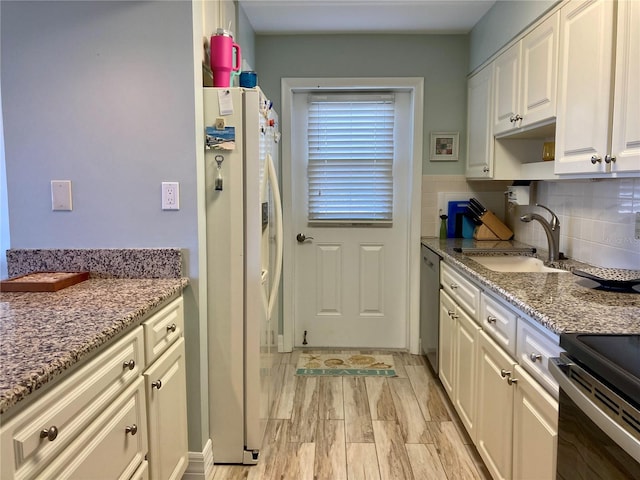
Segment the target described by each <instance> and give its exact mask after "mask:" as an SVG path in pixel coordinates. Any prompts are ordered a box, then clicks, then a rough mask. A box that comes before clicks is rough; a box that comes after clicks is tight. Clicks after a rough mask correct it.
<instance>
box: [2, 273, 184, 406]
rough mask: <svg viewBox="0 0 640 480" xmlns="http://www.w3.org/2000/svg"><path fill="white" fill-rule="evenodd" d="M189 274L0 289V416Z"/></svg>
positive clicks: (131, 322)
mask: <svg viewBox="0 0 640 480" xmlns="http://www.w3.org/2000/svg"><path fill="white" fill-rule="evenodd" d="M188 283H189V280H188V278H182V277H177V278H139V279H132V278H90V279H89V280H87V281H85V282H82V283H79V284H76V285H73V286H71V287H68V288H65V289H62V290H59V291H57V292H38V293H34V292H20V293H18V292H15V293H14V292H3V293H0V365H1V368H0V414H3V413H5V412H6V411H7V410H9V409H10V408H11V407H12V406H14V405H16V404H17V403H18V402H19V401H21V400H23V399H24V398H25V397H27V396H28V395H30V394H31V393H33V392H34V391H36V390H38V389H40V388H41V387H43V386H45V385H47V384H50V383H51V382H52V381H54V380H55V379H57V378H58V377H59V376H60V375H61V374H62V373H63V372H64V371H65V370H67V369H69V368H71V367H73V366H74V365H75V364H77V363H78V362H81V361H84V360H86V359H88V358H91V357H92V356H93V355H95V353H96V352H98V351H100V350H101V349H102V348H103V347H106V345H107V344H108V343H109V342H110V341H111V340H113V339H114V338H116V337H119V336H121V335H122V334H123V333H124V332H127V331H130V330H131V329H132V328H133V327H135V326H137V325H139V324H140V323H141V322H142V320H143V319H144V318H146V317H147V316H148V315H149V314H151V313H153V312H155V311H156V310H157V309H158V308H159V307H160V306H163V305H164V304H166V303H168V302H169V301H170V300H172V299H174V298H177V297H178V296H179V295H180V294H181V292H182V290H183V289H184V288H185V287H186V286H187V285H188Z"/></svg>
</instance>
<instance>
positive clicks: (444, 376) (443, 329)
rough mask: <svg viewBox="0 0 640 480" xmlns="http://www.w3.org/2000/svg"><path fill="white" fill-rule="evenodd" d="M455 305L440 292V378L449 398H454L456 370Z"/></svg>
mask: <svg viewBox="0 0 640 480" xmlns="http://www.w3.org/2000/svg"><path fill="white" fill-rule="evenodd" d="M455 312H456V307H455V303H454V302H453V300H452V299H451V297H450V296H449V295H447V294H446V293H445V292H444V290H440V338H439V339H438V356H439V368H438V370H439V371H438V376H439V377H440V381H441V382H442V385H443V386H444V389H445V391H446V392H447V394H448V395H449V398H453V380H454V377H453V375H454V368H455V325H456V321H455V318H454V316H455V315H456V313H455Z"/></svg>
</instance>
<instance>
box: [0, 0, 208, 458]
mask: <svg viewBox="0 0 640 480" xmlns="http://www.w3.org/2000/svg"><path fill="white" fill-rule="evenodd" d="M0 8H1V9H2V13H1V16H0V18H1V22H2V24H1V42H2V43H1V48H2V56H1V62H2V64H1V69H0V71H1V78H0V80H1V91H2V112H3V120H4V143H5V154H6V176H7V187H8V188H7V195H8V208H9V219H10V233H11V247H12V248H103V247H113V248H127V247H179V248H183V249H184V251H185V254H186V259H185V273H186V275H188V276H189V277H190V278H191V282H192V286H191V287H190V288H188V289H187V290H186V291H185V295H184V297H185V313H186V326H185V336H186V340H187V376H188V378H187V382H188V388H189V398H188V401H189V446H190V449H192V450H194V451H201V450H202V449H201V446H202V445H201V444H202V440H203V439H204V438H208V436H209V432H208V431H203V429H202V428H201V427H202V421H201V419H200V418H199V415H200V411H201V406H200V405H197V403H198V402H200V398H201V395H200V393H199V392H200V391H201V388H204V389H205V390H206V385H202V384H201V383H202V382H201V381H200V369H201V368H202V366H201V365H200V353H201V352H200V349H199V344H198V336H199V331H198V326H199V323H198V299H197V298H196V292H197V291H198V289H197V286H198V279H199V276H200V272H199V271H198V236H197V222H198V216H197V209H196V207H197V205H196V185H197V180H198V179H197V178H196V163H195V152H196V150H195V149H196V144H195V143H196V142H195V112H196V108H195V104H194V103H195V101H194V47H193V20H192V10H191V8H192V5H191V2H185V1H180V0H177V1H162V2H129V1H119V2H112V1H104V2H97V1H70V2H62V1H55V2H53V1H45V2H29V1H20V2H10V1H2V2H0ZM53 179H56V180H71V182H72V189H73V211H71V212H52V211H51V194H50V181H51V180H53ZM162 181H178V182H180V210H179V211H162V210H161V202H160V199H161V196H160V195H161V194H160V185H161V182H162ZM3 203H4V202H3ZM3 228H4V225H3ZM3 235H4V232H3ZM192 345H193V346H194V348H190V346H192ZM205 358H206V353H205ZM194 402H195V403H196V405H194Z"/></svg>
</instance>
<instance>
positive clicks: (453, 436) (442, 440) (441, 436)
mask: <svg viewBox="0 0 640 480" xmlns="http://www.w3.org/2000/svg"><path fill="white" fill-rule="evenodd" d="M430 428H431V432H432V434H433V436H434V438H435V445H436V448H437V450H438V456H439V457H440V461H441V462H442V466H443V468H444V471H445V472H446V473H447V475H448V476H449V477H450V478H456V479H460V480H466V479H472V480H477V479H480V478H481V477H480V475H479V473H478V471H477V469H476V467H475V465H474V462H473V461H472V460H471V458H470V456H469V453H468V451H467V449H466V446H465V444H464V443H463V442H462V439H461V438H460V434H459V433H458V430H457V429H456V427H455V425H454V424H453V422H430Z"/></svg>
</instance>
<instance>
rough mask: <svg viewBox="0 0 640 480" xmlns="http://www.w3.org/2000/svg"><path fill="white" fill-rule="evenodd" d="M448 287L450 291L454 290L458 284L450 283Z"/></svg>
mask: <svg viewBox="0 0 640 480" xmlns="http://www.w3.org/2000/svg"><path fill="white" fill-rule="evenodd" d="M449 286H450V287H451V290H455V289H456V288H458V284H456V283H452V284H451V285H449Z"/></svg>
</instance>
